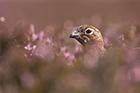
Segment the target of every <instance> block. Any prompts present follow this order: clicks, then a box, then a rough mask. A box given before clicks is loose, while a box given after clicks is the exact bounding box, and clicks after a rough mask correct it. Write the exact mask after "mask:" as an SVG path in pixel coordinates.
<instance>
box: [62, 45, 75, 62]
mask: <svg viewBox="0 0 140 93" xmlns="http://www.w3.org/2000/svg"><path fill="white" fill-rule="evenodd" d="M60 51H61V52H62V53H63V56H64V58H65V59H66V60H67V61H68V62H67V63H68V64H70V65H71V64H72V63H73V62H74V61H75V60H76V58H75V54H74V53H72V51H70V50H68V48H67V47H66V46H64V47H62V48H61V49H60Z"/></svg>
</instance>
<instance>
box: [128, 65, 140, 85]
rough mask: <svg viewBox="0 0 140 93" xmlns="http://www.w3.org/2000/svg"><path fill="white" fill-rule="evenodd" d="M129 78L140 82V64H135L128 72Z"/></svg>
mask: <svg viewBox="0 0 140 93" xmlns="http://www.w3.org/2000/svg"><path fill="white" fill-rule="evenodd" d="M128 78H129V80H130V81H131V82H135V83H138V82H139V83H140V66H134V67H133V68H132V69H130V70H129V72H128Z"/></svg>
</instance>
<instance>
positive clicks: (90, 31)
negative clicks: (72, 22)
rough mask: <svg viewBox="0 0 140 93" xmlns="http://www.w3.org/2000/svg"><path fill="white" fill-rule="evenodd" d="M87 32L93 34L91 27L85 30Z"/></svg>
mask: <svg viewBox="0 0 140 93" xmlns="http://www.w3.org/2000/svg"><path fill="white" fill-rule="evenodd" d="M85 34H89V35H91V34H93V31H92V30H90V29H87V30H86V31H85Z"/></svg>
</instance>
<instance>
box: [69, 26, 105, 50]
mask: <svg viewBox="0 0 140 93" xmlns="http://www.w3.org/2000/svg"><path fill="white" fill-rule="evenodd" d="M70 38H74V39H76V40H77V41H78V42H80V43H81V44H82V45H83V46H85V47H86V46H91V45H93V46H94V45H95V46H97V47H99V48H104V41H103V37H102V35H101V32H100V31H99V30H98V29H97V28H96V27H94V26H92V25H81V26H78V27H76V28H74V30H73V31H72V33H71V34H70Z"/></svg>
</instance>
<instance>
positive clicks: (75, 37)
mask: <svg viewBox="0 0 140 93" xmlns="http://www.w3.org/2000/svg"><path fill="white" fill-rule="evenodd" d="M69 37H70V38H74V39H76V40H77V41H79V42H80V43H81V44H82V45H85V43H86V42H85V41H84V40H83V39H82V38H81V37H80V33H79V32H77V31H73V32H72V33H71V34H70V36H69Z"/></svg>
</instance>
